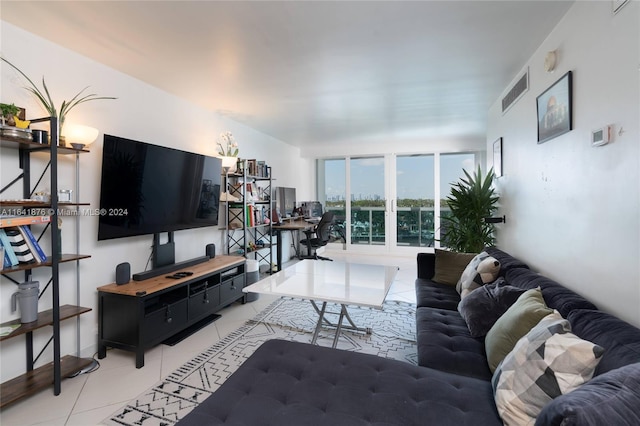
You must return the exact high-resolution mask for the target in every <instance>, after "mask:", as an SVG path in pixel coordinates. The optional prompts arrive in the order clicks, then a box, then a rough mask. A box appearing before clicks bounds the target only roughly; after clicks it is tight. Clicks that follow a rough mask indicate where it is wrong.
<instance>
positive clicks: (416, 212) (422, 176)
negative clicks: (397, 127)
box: [392, 154, 436, 247]
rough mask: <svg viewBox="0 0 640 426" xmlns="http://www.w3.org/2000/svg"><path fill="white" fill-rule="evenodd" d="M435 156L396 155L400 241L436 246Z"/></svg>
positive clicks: (397, 227) (397, 230)
mask: <svg viewBox="0 0 640 426" xmlns="http://www.w3.org/2000/svg"><path fill="white" fill-rule="evenodd" d="M434 176H435V175H434V156H433V155H427V154H425V155H400V156H397V157H396V191H395V192H396V193H395V202H394V205H393V206H392V210H395V219H396V227H395V229H396V235H395V237H396V245H397V246H399V247H433V245H434V238H435V223H436V222H435V216H434V200H435V187H434Z"/></svg>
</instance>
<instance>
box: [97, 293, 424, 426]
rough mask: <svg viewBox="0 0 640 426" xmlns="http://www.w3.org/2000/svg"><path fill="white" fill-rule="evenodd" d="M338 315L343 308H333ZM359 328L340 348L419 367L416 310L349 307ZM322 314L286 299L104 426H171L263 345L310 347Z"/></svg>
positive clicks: (326, 335) (323, 339)
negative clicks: (275, 342) (365, 329)
mask: <svg viewBox="0 0 640 426" xmlns="http://www.w3.org/2000/svg"><path fill="white" fill-rule="evenodd" d="M329 307H331V309H327V310H330V311H332V312H339V311H340V308H339V305H336V306H331V305H329ZM349 314H350V315H351V318H352V319H353V321H354V322H355V323H356V325H358V326H366V327H371V328H372V330H373V332H372V334H369V335H368V334H366V333H363V332H357V331H349V330H343V333H342V335H341V336H340V340H339V341H338V348H339V349H345V350H349V351H356V352H363V353H369V354H374V355H379V356H382V357H386V358H393V359H398V360H401V361H406V362H409V363H412V364H417V350H416V344H415V328H416V327H415V305H413V304H410V303H405V302H395V301H392V302H385V304H384V307H383V309H382V310H381V311H380V310H376V309H371V308H360V307H355V306H350V307H349ZM317 319H318V314H317V313H316V312H315V310H314V309H313V307H312V306H311V303H309V302H308V301H303V300H299V299H290V298H282V299H279V300H277V301H275V302H273V303H272V304H271V305H270V306H269V307H267V308H266V309H265V310H264V311H262V312H261V313H260V314H258V315H257V316H256V317H255V318H253V319H252V320H249V321H247V323H246V324H245V325H243V326H242V327H240V328H239V329H238V330H236V331H234V332H233V333H231V334H229V335H228V336H227V337H225V338H224V339H222V340H221V341H219V342H217V343H216V344H214V345H213V346H211V347H210V348H209V349H207V350H206V351H204V352H203V353H201V354H200V355H198V356H196V357H195V358H193V359H192V360H191V361H189V362H187V363H186V364H184V365H183V366H182V367H180V368H179V369H177V370H176V371H174V372H173V373H171V374H170V375H169V376H168V377H166V378H165V379H164V380H162V381H161V382H159V383H158V384H156V385H155V386H153V387H152V388H151V389H149V390H148V391H147V392H145V393H143V394H142V395H140V396H138V398H136V399H135V400H133V401H131V402H129V403H128V404H127V405H126V406H125V407H124V408H122V409H121V410H119V411H118V412H116V413H114V414H112V415H111V416H109V418H107V419H105V420H104V421H103V422H102V424H104V425H144V426H154V425H158V426H160V425H173V424H175V423H176V422H177V421H178V420H180V419H182V418H183V417H184V416H186V415H187V414H188V413H189V412H190V411H191V410H193V409H194V408H195V407H196V406H197V405H198V404H199V403H201V402H202V401H203V400H205V399H206V398H207V397H208V396H209V395H211V394H212V393H213V392H215V390H216V389H218V387H219V386H220V385H221V384H222V383H223V382H224V381H225V380H226V379H227V377H229V376H230V375H231V374H232V373H233V372H234V371H235V370H236V369H237V368H238V367H239V366H240V365H241V364H242V363H243V362H244V360H245V359H247V358H248V357H249V356H250V355H251V354H252V353H253V352H254V351H255V350H256V348H258V346H260V345H261V344H262V343H263V342H265V341H267V340H271V339H284V340H293V341H297V342H307V343H308V342H310V341H311V336H312V334H313V331H314V328H315V325H316V322H317ZM333 333H334V330H332V329H326V328H323V330H322V331H321V332H320V337H319V338H318V344H319V345H321V346H331V344H332V342H333Z"/></svg>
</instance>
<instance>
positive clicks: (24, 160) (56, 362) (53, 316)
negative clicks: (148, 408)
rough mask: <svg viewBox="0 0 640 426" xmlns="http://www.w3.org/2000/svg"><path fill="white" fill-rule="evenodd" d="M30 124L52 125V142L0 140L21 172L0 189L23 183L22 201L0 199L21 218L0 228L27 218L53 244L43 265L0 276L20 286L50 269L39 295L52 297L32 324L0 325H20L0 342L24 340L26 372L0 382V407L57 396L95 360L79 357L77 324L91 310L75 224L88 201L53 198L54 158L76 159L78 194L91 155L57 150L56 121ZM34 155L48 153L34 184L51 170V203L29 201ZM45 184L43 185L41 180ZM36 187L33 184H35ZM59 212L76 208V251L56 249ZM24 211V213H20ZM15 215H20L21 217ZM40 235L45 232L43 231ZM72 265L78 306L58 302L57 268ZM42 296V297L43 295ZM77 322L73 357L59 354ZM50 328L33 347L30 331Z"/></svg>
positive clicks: (15, 268) (17, 267) (0, 203)
mask: <svg viewBox="0 0 640 426" xmlns="http://www.w3.org/2000/svg"><path fill="white" fill-rule="evenodd" d="M31 122H32V123H36V122H48V123H49V126H50V135H51V143H50V144H39V143H34V142H31V141H28V140H24V139H20V138H14V137H7V136H0V147H2V148H7V149H16V150H18V155H19V161H20V168H21V169H22V173H21V174H20V175H19V176H17V177H16V178H15V179H14V180H13V181H11V182H10V183H9V184H8V185H6V186H4V188H3V189H2V190H3V191H4V190H5V189H7V188H9V187H11V186H13V185H14V184H18V183H20V182H21V183H22V197H23V198H22V199H18V200H16V199H2V200H0V211H5V210H8V209H16V210H18V209H20V211H21V214H19V215H12V216H13V217H8V216H10V215H7V214H4V215H3V216H4V217H3V218H2V219H1V221H2V224H1V225H0V227H3V228H4V227H11V226H16V224H17V223H18V222H21V221H23V220H28V219H25V218H26V217H31V218H32V220H33V222H32V223H20V225H28V226H30V225H34V224H44V225H45V230H44V231H47V232H49V233H50V239H51V246H50V247H46V248H45V247H42V248H43V249H44V251H45V252H47V253H49V254H48V256H47V257H46V259H43V261H41V262H34V263H19V264H18V265H15V266H12V267H8V268H3V270H2V271H1V275H2V276H3V277H4V278H6V279H7V280H9V281H10V282H13V283H14V284H19V283H20V282H21V281H30V280H31V279H32V272H33V270H34V269H36V268H49V269H50V271H51V278H50V285H47V286H45V288H44V290H42V292H43V293H44V292H48V293H50V295H51V309H47V310H43V311H39V312H38V318H37V320H36V321H34V322H31V323H28V324H20V320H19V319H17V320H11V321H8V322H5V323H3V324H0V326H2V327H11V326H15V325H18V324H20V326H19V327H17V328H16V329H15V330H13V331H12V332H11V333H10V334H9V335H7V336H2V337H1V338H0V341H5V340H8V339H13V338H16V337H18V336H24V339H25V358H26V372H25V373H24V374H22V375H19V376H18V377H15V378H13V379H11V380H8V381H6V382H4V383H2V384H0V398H1V399H0V408H3V407H5V406H6V405H8V404H11V403H13V402H16V401H18V400H20V399H22V398H24V397H26V396H29V395H32V394H34V393H36V392H38V391H40V390H42V389H45V388H47V387H50V386H51V385H53V392H54V394H55V395H59V394H60V393H61V389H62V387H61V381H62V379H63V378H65V377H68V376H69V375H71V374H73V373H76V372H78V371H80V370H81V369H83V368H85V367H86V366H88V365H90V364H91V363H92V362H93V359H92V358H81V357H80V322H79V316H80V315H82V314H84V313H86V312H89V311H91V309H90V308H85V307H82V306H78V305H77V304H79V300H80V286H79V279H80V278H79V268H80V265H79V261H80V260H81V259H86V258H89V257H91V256H90V255H86V254H80V253H79V232H78V231H79V220H80V214H78V213H79V211H78V209H79V206H82V205H88V204H86V203H59V202H58V200H57V197H56V196H55V195H56V194H57V193H58V156H61V155H73V156H75V169H76V188H75V193H76V194H79V154H81V153H85V152H89V151H88V150H85V149H75V148H70V147H61V146H58V133H57V129H58V119H57V117H45V118H38V119H34V120H31ZM34 153H46V154H48V159H49V163H48V165H47V167H46V168H45V171H44V172H43V173H42V175H40V176H39V178H38V179H37V180H36V182H37V183H39V182H41V181H43V178H44V175H45V173H46V172H47V170H48V172H49V175H50V178H49V181H48V182H47V183H48V186H49V188H50V191H51V194H53V196H52V197H51V201H50V202H46V203H45V202H40V201H33V200H30V199H29V198H30V197H31V193H32V191H33V190H35V189H33V190H32V185H31V178H32V176H31V167H30V163H31V156H32V154H34ZM45 182H46V181H45ZM37 183H36V185H37ZM44 209H46V210H47V214H39V213H40V211H41V210H44ZM61 209H76V212H75V213H76V214H73V215H71V216H74V219H75V225H76V253H70V254H67V253H61V252H60V251H59V249H57V248H58V247H60V238H61V236H60V228H59V225H58V223H59V222H58V215H59V212H60V211H61ZM34 210H38V214H31V213H30V212H32V211H34ZM23 211H24V213H22V212H23ZM19 216H24V217H22V218H20V217H19ZM44 231H43V232H44ZM72 262H75V268H76V289H75V296H76V305H71V304H64V305H61V303H60V294H61V283H60V270H59V267H60V265H61V264H63V263H72ZM64 290H65V294H66V293H69V289H68V288H65V289H64ZM40 296H43V294H41V295H40ZM71 318H76V335H77V336H76V344H77V350H76V352H77V353H76V355H75V356H73V355H66V356H61V342H60V322H61V321H63V320H68V319H71ZM49 327H50V328H51V334H52V336H51V338H50V339H49V340H48V342H47V343H46V344H44V348H41V349H36V348H34V336H33V333H34V332H35V331H37V330H40V329H46V328H49ZM47 348H49V349H50V350H51V351H52V357H51V358H52V361H51V362H48V363H46V364H44V365H42V366H39V367H37V368H36V367H35V366H34V364H35V363H37V359H38V357H39V355H38V356H36V357H34V353H40V354H41V353H43V352H44V351H45V350H46V349H47Z"/></svg>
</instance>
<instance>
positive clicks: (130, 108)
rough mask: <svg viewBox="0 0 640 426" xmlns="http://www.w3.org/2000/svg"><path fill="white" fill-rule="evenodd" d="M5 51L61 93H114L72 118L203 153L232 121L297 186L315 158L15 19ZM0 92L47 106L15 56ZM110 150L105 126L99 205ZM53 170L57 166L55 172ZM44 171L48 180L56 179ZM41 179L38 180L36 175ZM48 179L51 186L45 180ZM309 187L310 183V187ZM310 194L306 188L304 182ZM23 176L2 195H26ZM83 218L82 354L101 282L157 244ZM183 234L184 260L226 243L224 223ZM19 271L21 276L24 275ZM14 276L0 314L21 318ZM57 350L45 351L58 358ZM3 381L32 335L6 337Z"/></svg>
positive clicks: (69, 181)
mask: <svg viewBox="0 0 640 426" xmlns="http://www.w3.org/2000/svg"><path fill="white" fill-rule="evenodd" d="M0 34H1V37H2V56H3V57H5V58H7V59H8V60H10V61H11V62H12V63H14V64H16V65H17V66H19V67H20V68H21V69H22V70H23V71H24V72H25V73H26V74H27V75H28V76H30V77H31V79H32V80H34V81H38V82H39V81H40V80H41V79H42V76H43V75H44V76H45V77H46V82H47V86H48V87H49V89H50V90H51V92H52V97H53V98H54V99H55V100H56V103H57V104H59V103H61V102H62V100H63V99H69V98H71V97H72V96H73V95H74V94H75V93H77V92H78V91H79V90H80V89H82V88H83V87H85V86H87V85H90V86H91V88H90V90H91V92H89V93H98V94H99V95H103V96H115V97H117V98H118V99H117V100H113V101H96V102H90V103H85V104H82V105H80V106H78V107H77V109H75V110H72V112H71V113H70V114H69V115H68V118H67V122H69V123H71V122H77V123H82V124H86V125H90V126H93V127H96V128H98V129H100V130H101V132H102V133H109V134H113V135H117V136H123V137H126V138H131V139H136V140H141V141H145V142H151V143H155V144H158V145H165V146H171V147H175V148H180V149H184V150H189V151H194V152H198V153H203V154H209V155H215V153H216V149H215V141H216V138H217V137H218V135H219V134H220V133H221V132H223V131H227V130H229V131H231V132H232V133H233V134H234V136H235V138H236V141H237V142H238V144H239V148H240V156H241V157H244V158H257V159H262V160H265V161H266V162H267V163H268V164H269V165H271V166H272V167H273V176H274V177H275V178H276V184H277V185H283V186H296V185H298V184H299V182H300V181H301V179H300V176H302V175H306V174H308V173H309V172H308V170H309V169H310V166H309V164H312V162H311V161H310V160H303V159H301V158H300V151H299V149H297V148H293V147H292V146H290V145H287V144H285V143H283V142H281V141H278V140H276V139H274V138H272V137H270V136H267V135H265V134H262V133H260V132H258V131H255V130H253V129H251V128H248V127H246V126H244V125H242V124H239V123H237V122H234V121H232V120H229V119H226V118H224V117H221V116H219V115H217V114H215V113H213V112H210V111H207V110H204V109H202V108H199V107H196V106H194V105H193V104H189V103H188V102H186V101H184V100H181V99H179V98H177V97H175V96H173V95H170V94H168V93H166V92H163V91H161V90H158V89H156V88H154V87H152V86H149V85H148V84H145V83H143V82H141V81H138V80H136V79H134V78H131V77H129V76H126V75H124V74H122V73H120V72H118V71H115V70H113V69H110V68H108V67H106V66H104V65H102V64H100V63H97V62H95V61H93V60H90V59H88V58H86V57H83V56H80V55H78V54H76V53H74V52H72V51H70V50H67V49H65V48H63V47H61V46H59V45H56V44H53V43H50V42H49V41H47V40H44V39H42V38H40V37H37V36H35V35H33V34H30V33H27V32H25V31H23V30H21V29H19V28H17V27H15V26H13V25H11V24H8V23H6V22H1V33H0ZM1 70H2V79H1V84H0V88H1V92H0V101H2V102H4V103H15V104H16V105H19V106H23V107H26V108H27V114H28V116H29V117H37V116H43V115H44V112H43V111H42V110H41V109H40V107H39V104H38V103H37V101H35V100H34V98H32V97H31V96H30V95H29V94H28V93H27V92H26V91H25V90H24V89H22V87H23V86H24V82H23V81H22V80H21V79H20V78H19V77H18V75H17V73H15V72H14V71H13V70H11V69H10V68H9V67H8V66H6V65H4V64H3V65H2V68H1ZM17 155H18V154H17V150H13V149H5V148H3V149H2V151H1V158H0V186H4V185H6V184H7V183H8V182H10V181H11V180H12V179H13V178H14V177H15V176H16V175H17V174H18V172H19V168H18V157H17ZM36 157H38V158H39V160H35V161H34V163H35V164H34V165H33V168H34V169H35V172H39V171H40V170H42V169H43V167H44V164H45V162H44V161H45V159H46V158H48V157H46V156H36ZM101 159H102V135H101V136H100V137H99V138H98V141H96V142H95V143H94V144H93V145H92V146H91V153H90V154H84V155H82V156H81V162H80V168H81V172H80V181H81V185H80V186H81V190H80V197H79V199H80V201H82V202H88V203H90V204H91V207H92V208H96V207H98V205H99V187H100V168H101ZM60 164H61V166H60V185H59V187H61V188H73V187H74V161H73V159H70V158H61V159H60ZM47 179H48V174H47ZM47 179H45V181H46V180H47ZM34 182H35V180H34ZM39 188H40V189H44V188H48V184H46V183H43V184H42V185H40V186H39ZM303 191H309V188H304V189H303ZM303 194H304V192H303ZM21 197H22V193H21V184H19V185H18V186H17V187H16V188H15V189H13V190H12V191H8V192H7V193H4V194H2V198H4V199H7V198H21ZM80 223H81V227H80V229H81V232H80V233H81V238H80V252H81V253H87V254H91V256H92V258H91V259H88V260H84V261H82V262H80V265H81V266H80V270H81V294H82V299H81V301H80V304H81V305H83V306H87V307H91V308H93V311H92V312H90V313H88V314H85V315H83V316H81V333H82V338H81V346H82V350H83V355H89V356H90V355H92V354H93V353H94V352H95V350H96V345H97V314H98V312H97V292H96V287H98V286H101V285H104V284H108V283H111V282H113V281H114V280H115V272H114V270H115V266H116V265H117V264H118V263H120V262H125V261H126V262H129V263H131V269H132V272H139V271H142V270H144V269H145V265H146V263H147V258H148V257H149V254H150V245H151V240H152V238H151V236H142V237H133V238H126V239H119V240H110V241H102V242H98V241H97V227H98V219H97V217H95V216H91V217H83V218H81V220H80ZM63 228H64V231H63V238H62V241H63V252H73V251H74V248H75V246H74V241H75V234H74V230H73V221H72V220H71V219H66V220H65V222H64V224H63ZM175 237H176V260H177V261H180V260H185V259H189V258H193V257H198V256H202V255H203V254H204V247H205V245H206V244H207V243H209V242H214V243H216V245H217V248H218V252H222V247H223V233H222V232H221V231H220V230H218V229H217V228H201V229H197V230H188V231H179V232H177V233H176V235H175ZM43 269H48V268H42V269H38V270H35V271H34V278H35V279H37V280H39V281H40V282H41V285H42V286H44V284H45V283H46V282H47V280H48V275H47V273H48V270H47V271H45V270H43ZM60 269H61V301H62V303H71V304H76V300H75V297H74V294H75V274H74V273H73V270H74V268H73V265H71V264H64V265H62V266H61V268H60ZM19 275H20V274H13V276H14V278H16V279H22V277H21V276H19ZM15 287H16V286H15V285H14V284H13V283H11V282H10V281H8V280H6V279H4V278H3V279H2V281H1V283H0V321H1V322H5V321H8V320H10V319H13V318H17V316H18V313H15V314H12V313H11V312H10V296H11V293H13V291H14V290H15ZM50 298H51V296H50V291H49V292H48V293H47V294H46V295H45V296H44V297H43V298H42V300H41V302H40V309H46V308H48V307H50ZM47 333H49V330H48V329H44V330H43V331H41V332H37V333H36V334H35V340H36V344H35V346H36V348H39V347H40V346H41V345H42V344H43V342H44V341H45V340H46V339H47V338H48V335H47ZM62 342H63V348H62V353H63V354H67V353H74V352H75V347H76V342H75V320H70V321H64V322H63V326H62ZM50 352H51V351H48V352H47V353H46V355H44V356H43V361H48V360H50V358H51V357H50V356H49V354H50ZM2 361H3V362H2V366H1V373H0V374H1V378H0V380H1V381H3V382H4V381H5V380H7V379H9V378H11V377H13V376H15V375H18V374H21V373H23V372H24V368H25V367H24V339H23V338H15V339H10V340H7V341H5V342H3V343H2Z"/></svg>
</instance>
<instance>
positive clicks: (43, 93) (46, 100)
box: [0, 57, 116, 135]
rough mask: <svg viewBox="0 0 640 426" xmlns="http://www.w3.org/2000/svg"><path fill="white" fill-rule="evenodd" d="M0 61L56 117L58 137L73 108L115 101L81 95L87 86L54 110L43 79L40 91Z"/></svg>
mask: <svg viewBox="0 0 640 426" xmlns="http://www.w3.org/2000/svg"><path fill="white" fill-rule="evenodd" d="M0 59H2V61H3V62H5V63H6V64H8V65H9V66H10V67H11V68H13V69H14V70H16V71H18V73H20V75H22V76H23V77H24V78H25V79H26V80H27V81H28V82H29V85H28V86H25V89H26V90H28V91H29V92H31V93H32V94H34V95H35V96H36V98H38V101H40V104H41V105H42V107H43V108H44V109H45V110H46V111H47V113H48V114H49V116H50V117H58V124H59V133H58V135H60V134H62V126H64V120H65V119H66V117H67V114H68V113H69V111H71V110H72V109H73V108H74V107H75V106H77V105H79V104H81V103H83V102H89V101H96V100H99V99H116V98H114V97H111V96H98V95H96V94H95V93H91V94H88V95H83V92H84V91H85V90H87V89H88V88H89V86H87V87H85V88H84V89H82V90H81V91H79V92H78V93H76V95H75V96H74V97H73V98H71V100H70V101H66V100H65V101H62V104H60V109H56V106H55V103H54V102H53V99H51V95H50V94H49V89H48V88H47V84H46V83H45V81H44V77H42V88H43V90H40V89H39V88H38V86H36V84H35V83H34V82H33V81H31V79H30V78H29V77H27V75H26V74H25V73H23V72H22V71H21V70H20V68H18V67H17V66H15V65H13V64H12V63H11V62H9V61H8V60H7V59H5V58H2V57H0Z"/></svg>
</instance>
